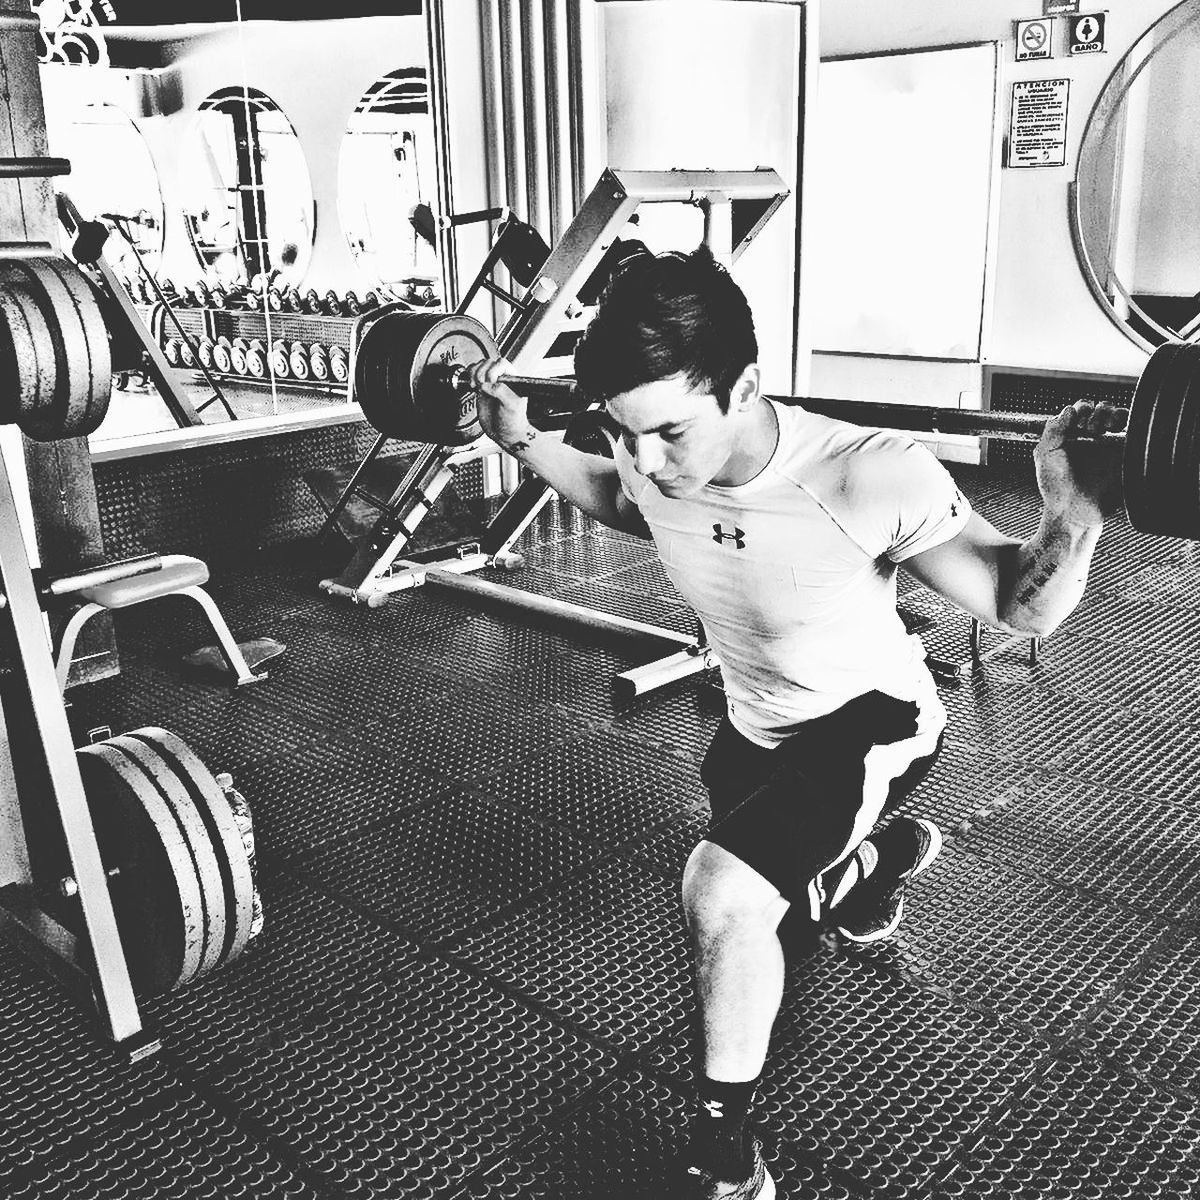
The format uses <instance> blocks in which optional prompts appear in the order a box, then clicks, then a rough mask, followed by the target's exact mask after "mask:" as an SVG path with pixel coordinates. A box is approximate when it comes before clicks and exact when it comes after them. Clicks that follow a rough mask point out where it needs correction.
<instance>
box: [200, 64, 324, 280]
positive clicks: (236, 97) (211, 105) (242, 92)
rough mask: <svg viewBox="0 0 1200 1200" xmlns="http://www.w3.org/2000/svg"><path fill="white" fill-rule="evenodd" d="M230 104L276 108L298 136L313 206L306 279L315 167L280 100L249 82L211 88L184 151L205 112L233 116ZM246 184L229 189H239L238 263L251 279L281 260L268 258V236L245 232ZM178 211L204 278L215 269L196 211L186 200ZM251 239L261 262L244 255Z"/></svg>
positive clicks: (262, 201)
mask: <svg viewBox="0 0 1200 1200" xmlns="http://www.w3.org/2000/svg"><path fill="white" fill-rule="evenodd" d="M227 104H233V105H234V106H235V107H245V108H248V109H249V108H253V110H254V111H256V112H263V111H274V112H277V113H278V114H279V115H280V116H281V117H282V118H283V119H284V120H285V121H286V122H287V125H288V128H289V129H290V130H291V131H292V137H293V138H294V139H295V140H296V144H297V147H298V149H299V152H300V158H301V161H302V163H303V165H304V172H305V176H306V180H307V184H308V196H309V206H310V211H311V219H310V222H309V226H310V228H309V237H308V245H307V247H306V248H305V249H306V253H307V261H306V262H305V264H304V269H303V270H302V271H300V272H299V273H298V276H297V278H298V280H303V279H304V277H305V276H306V275H307V274H308V267H309V265H310V263H311V262H312V253H313V248H314V245H315V242H316V234H317V201H316V196H315V195H314V193H313V186H312V171H311V169H310V168H309V165H308V156H307V155H306V154H305V153H304V144H303V143H302V142H301V141H300V135H299V134H298V133H297V132H296V126H295V124H294V123H293V122H292V119H291V117H289V116H288V115H287V113H286V112H284V110H283V108H282V107H281V106H280V105H279V103H278V102H277V101H276V100H275V99H273V98H272V97H271V96H268V95H267V93H266V92H264V91H263V90H262V89H261V88H256V87H250V86H246V85H243V84H231V85H230V86H229V87H223V88H218V89H217V90H216V91H214V92H210V93H209V94H208V95H207V96H205V97H204V99H203V100H201V101H200V102H199V104H197V105H196V112H195V119H194V120H193V122H192V128H191V132H190V134H189V136H188V142H187V143H185V145H184V147H183V150H184V153H189V152H190V151H191V149H192V146H193V145H194V144H195V138H196V137H197V136H198V135H199V134H200V131H201V129H202V119H203V116H204V114H205V113H210V112H220V113H224V114H226V115H227V116H230V117H231V118H233V117H234V114H233V112H231V111H230V109H228V108H227V107H225V106H226V105H227ZM256 133H257V131H256ZM234 135H235V139H236V135H237V125H236V119H235V124H234ZM257 140H258V139H257V136H256V141H257ZM258 165H259V175H260V180H261V175H262V170H261V158H260V159H259V164H258ZM249 186H250V189H251V192H252V193H253V191H254V185H253V184H252V185H249ZM246 188H247V185H246V184H244V183H242V182H241V180H240V179H239V181H238V183H237V185H236V186H235V187H232V188H228V189H226V190H228V191H230V192H235V193H237V200H236V201H235V204H236V210H235V220H236V232H237V242H236V248H237V254H238V259H239V265H240V267H241V269H242V272H243V273H244V275H245V277H246V281H247V282H249V281H250V280H251V279H254V278H255V276H257V275H259V274H267V273H269V272H270V271H272V270H274V269H276V268H278V266H279V265H280V264H278V263H273V262H271V261H270V260H269V243H268V242H267V241H266V239H265V238H247V237H246V236H245V232H246V228H245V206H246V195H245V191H246ZM258 190H259V191H260V192H261V196H260V197H258V198H257V206H258V207H259V208H260V209H261V215H260V216H259V217H256V220H259V221H261V225H262V228H263V229H266V228H267V227H268V226H267V216H268V213H267V206H268V199H267V193H266V187H265V184H263V183H261V182H260V184H259V185H258ZM179 215H180V216H181V217H182V219H183V225H184V229H185V230H186V232H187V236H188V241H189V243H190V244H191V247H192V251H193V253H194V254H195V255H196V261H197V262H198V263H199V264H200V270H201V272H202V274H203V276H204V277H205V278H207V277H208V275H209V272H211V271H212V269H213V263H212V262H209V261H208V260H207V259H206V258H205V256H204V253H203V252H202V251H201V248H200V244H199V243H198V241H197V238H196V231H195V229H194V227H193V220H192V218H193V216H194V214H193V213H191V212H189V211H188V208H187V206H186V204H181V205H180V212H179ZM249 242H255V243H258V244H260V246H261V250H260V258H261V261H260V262H259V263H258V264H255V263H253V262H250V261H247V260H246V258H245V250H244V247H245V246H246V244H248V243H249ZM256 265H257V269H255V267H256Z"/></svg>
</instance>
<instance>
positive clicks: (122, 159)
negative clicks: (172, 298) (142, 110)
mask: <svg viewBox="0 0 1200 1200" xmlns="http://www.w3.org/2000/svg"><path fill="white" fill-rule="evenodd" d="M69 74H70V76H72V77H74V78H75V79H76V80H77V79H78V77H79V75H80V74H81V73H80V72H79V71H77V70H74V71H70V72H69ZM48 132H49V134H50V139H51V142H50V148H51V153H52V154H56V155H59V156H61V157H62V158H66V159H69V160H70V162H71V174H70V175H69V176H68V177H67V178H66V179H65V180H63V181H62V185H61V186H62V190H64V191H66V192H67V194H68V195H69V196H70V197H71V199H72V201H73V202H74V203H75V206H76V207H77V208H78V209H79V211H80V213H81V214H83V215H84V216H86V217H91V218H94V217H99V216H106V217H107V218H108V219H111V220H114V222H117V223H119V227H120V228H121V229H122V230H123V231H124V234H125V235H128V239H129V240H128V241H127V240H126V239H125V236H122V235H120V234H118V235H114V236H111V237H110V238H109V240H108V244H107V246H106V253H107V256H108V260H109V262H111V263H112V264H113V266H114V267H115V268H116V269H117V271H119V272H120V273H121V274H123V275H125V276H127V277H131V276H135V275H137V273H138V263H137V258H136V257H135V255H134V253H133V250H132V249H131V247H130V242H132V243H133V245H134V246H136V248H137V255H139V256H140V257H141V259H142V261H143V262H144V263H145V264H146V266H147V267H148V268H149V269H150V270H152V271H156V270H157V269H158V266H159V262H160V259H161V256H162V249H163V240H164V236H165V233H166V212H165V208H164V206H163V197H162V189H161V187H160V186H159V181H158V169H157V167H156V166H155V163H154V158H153V156H152V155H151V153H150V148H149V146H148V145H147V143H146V139H145V137H144V136H143V135H142V133H141V131H140V130H139V129H138V126H137V123H136V122H135V121H134V120H133V118H132V117H130V116H129V114H128V113H126V112H125V111H124V110H123V109H121V108H119V107H118V106H117V105H116V104H111V103H109V102H107V101H99V102H97V103H83V104H80V105H78V106H77V107H76V108H75V109H74V111H72V112H71V113H70V116H69V117H67V118H66V119H60V120H57V121H54V122H52V123H51V124H50V125H49V126H48ZM114 163H120V170H113V164H114Z"/></svg>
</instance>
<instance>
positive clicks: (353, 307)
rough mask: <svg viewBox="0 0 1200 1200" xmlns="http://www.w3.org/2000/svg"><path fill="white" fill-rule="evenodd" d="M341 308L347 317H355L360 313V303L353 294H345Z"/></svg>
mask: <svg viewBox="0 0 1200 1200" xmlns="http://www.w3.org/2000/svg"><path fill="white" fill-rule="evenodd" d="M342 306H343V311H344V312H345V314H346V316H348V317H357V316H358V315H359V313H361V312H362V302H361V301H360V300H359V298H358V297H357V296H356V295H355V294H354V293H353V292H347V293H346V295H345V296H344V297H343V298H342Z"/></svg>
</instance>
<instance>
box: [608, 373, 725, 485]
mask: <svg viewBox="0 0 1200 1200" xmlns="http://www.w3.org/2000/svg"><path fill="white" fill-rule="evenodd" d="M606 407H607V409H608V412H609V415H610V416H611V417H612V418H613V420H615V421H616V422H617V424H618V425H619V426H620V427H621V440H622V441H623V442H624V443H625V448H626V449H627V450H628V451H629V454H630V456H631V457H632V458H633V465H634V466H635V467H636V468H637V470H638V471H639V472H640V473H641V474H642V475H645V476H646V477H647V478H648V479H650V481H651V482H652V483H653V484H654V486H655V487H657V488H658V490H659V491H660V492H662V494H663V495H664V496H673V497H675V496H687V495H691V494H693V493H695V492H698V491H699V490H700V489H701V488H702V487H704V486H705V485H706V484H709V483H712V482H716V483H721V482H722V480H721V474H722V472H723V470H724V469H725V467H726V464H727V463H728V461H729V457H730V455H731V454H732V453H733V449H734V444H735V442H734V439H735V435H736V432H737V425H738V421H737V420H736V416H737V414H736V413H735V412H733V411H732V409H731V411H729V412H722V411H721V409H720V406H719V405H718V404H717V398H716V396H714V395H712V393H710V392H697V391H692V390H691V388H690V387H689V385H688V382H687V380H686V379H685V378H684V377H683V376H681V375H675V376H672V377H671V378H670V379H656V380H655V381H654V382H653V383H644V384H642V385H641V386H640V387H636V388H633V389H631V390H630V391H628V392H622V393H621V394H620V395H618V396H613V397H612V398H611V399H610V400H609V401H608V403H607V405H606Z"/></svg>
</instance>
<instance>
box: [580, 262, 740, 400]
mask: <svg viewBox="0 0 1200 1200" xmlns="http://www.w3.org/2000/svg"><path fill="white" fill-rule="evenodd" d="M757 359H758V339H757V338H756V337H755V336H754V318H753V316H752V315H751V313H750V306H749V304H747V303H746V297H745V296H744V295H743V293H742V289H741V288H739V287H738V285H737V284H736V283H734V281H733V279H732V277H731V276H730V274H729V272H728V271H726V270H725V268H724V267H722V266H721V265H720V264H719V263H718V262H717V261H716V260H715V259H714V258H713V256H712V252H711V251H710V250H709V249H708V247H707V246H698V247H697V248H696V249H695V250H693V251H692V252H691V253H690V254H681V253H678V252H671V253H668V254H657V255H655V254H648V255H645V256H643V257H642V258H639V259H637V260H635V261H634V262H632V263H630V264H629V265H628V266H626V267H625V269H624V270H623V271H621V272H620V273H619V274H618V275H617V276H616V277H615V278H614V279H613V280H612V282H611V283H610V284H609V285H608V287H607V288H606V289H605V292H604V295H603V296H602V297H601V300H600V307H599V309H598V310H597V312H596V315H595V317H593V319H592V322H591V324H590V325H589V326H588V327H587V330H586V332H585V333H584V335H583V338H582V339H581V340H580V342H579V344H578V345H577V346H576V347H575V379H576V382H577V384H578V387H579V389H580V391H581V392H582V393H583V394H584V395H585V396H586V397H588V399H590V400H598V401H605V400H608V399H610V398H611V397H613V396H617V395H620V394H621V393H622V392H627V391H629V390H630V389H632V388H635V387H640V386H641V385H642V384H645V383H653V382H655V381H656V380H659V379H670V378H671V377H673V376H675V375H682V376H683V377H684V378H685V379H686V380H687V382H688V384H689V386H691V387H692V388H694V389H696V390H703V391H706V392H711V393H712V394H713V395H714V396H716V398H717V403H718V405H720V408H721V411H722V412H727V411H728V410H729V401H730V395H731V392H732V390H733V385H734V384H735V383H736V382H737V379H738V376H739V375H741V373H742V372H743V371H744V370H745V369H746V367H747V366H748V365H749V364H750V363H752V362H755V361H757Z"/></svg>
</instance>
